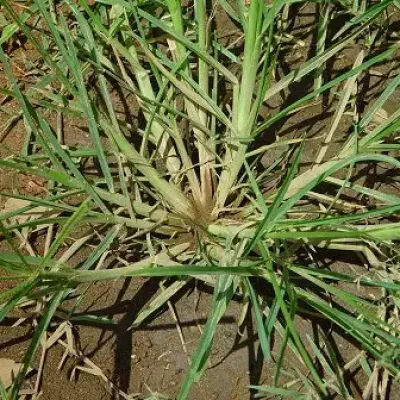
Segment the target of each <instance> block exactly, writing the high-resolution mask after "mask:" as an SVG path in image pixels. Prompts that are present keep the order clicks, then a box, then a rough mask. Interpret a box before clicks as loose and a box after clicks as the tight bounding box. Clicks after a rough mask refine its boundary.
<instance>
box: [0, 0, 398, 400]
mask: <svg viewBox="0 0 400 400" xmlns="http://www.w3.org/2000/svg"><path fill="white" fill-rule="evenodd" d="M311 3H312V2H305V1H298V0H296V1H295V0H292V1H291V0H275V1H272V2H269V1H264V0H251V1H244V0H236V1H226V0H219V1H206V0H196V1H194V3H192V2H187V3H186V2H185V3H183V2H181V1H178V0H166V1H163V2H161V1H156V0H98V1H96V2H94V4H88V2H87V0H81V1H79V2H75V1H72V0H62V1H57V2H56V4H54V2H53V0H29V1H27V2H26V3H24V4H25V6H24V7H22V8H21V9H19V8H15V7H14V4H13V2H11V1H9V0H0V4H1V5H2V12H3V13H4V15H5V21H6V24H7V25H6V28H4V29H3V31H2V36H1V39H0V42H1V43H2V47H1V48H0V60H1V63H2V66H3V69H4V72H5V74H6V76H7V79H8V82H9V85H8V86H7V87H4V88H2V89H1V93H2V94H3V95H5V96H7V97H8V98H11V99H13V101H16V102H17V103H18V104H19V109H20V112H19V113H18V115H17V116H16V115H13V116H11V118H13V120H14V119H15V118H21V119H23V122H24V124H25V127H26V131H27V139H26V145H25V147H24V151H23V152H22V153H21V154H19V155H13V156H10V157H6V158H3V159H1V160H0V167H1V168H4V169H7V170H13V171H15V174H16V175H17V176H18V174H26V175H28V176H35V177H38V178H39V179H40V180H41V182H43V187H44V191H43V193H42V194H41V195H38V196H32V195H28V194H27V193H24V192H23V191H7V192H3V193H1V195H2V196H3V198H6V199H8V200H7V204H8V206H9V207H8V208H7V209H6V210H5V211H3V212H1V213H0V234H1V236H2V243H3V244H4V247H3V248H4V249H6V250H4V251H2V252H1V253H0V270H1V271H2V272H1V275H0V279H1V280H2V281H4V282H5V283H12V285H11V286H7V287H10V288H9V289H7V290H4V291H3V292H2V293H0V304H2V305H1V309H0V321H4V320H5V319H7V318H9V317H10V316H11V315H13V313H15V311H16V310H17V309H18V308H20V307H26V305H29V306H32V304H34V306H35V307H36V310H37V313H36V315H37V316H36V317H35V320H36V321H37V327H36V329H35V333H34V336H33V337H32V340H31V342H30V345H29V347H28V349H27V351H26V354H25V356H24V359H23V368H22V369H21V370H20V371H19V373H18V375H17V377H16V378H15V380H14V384H13V385H12V387H11V388H4V387H3V388H2V387H1V386H0V390H2V392H3V393H6V394H7V396H8V397H9V398H11V399H16V398H17V397H18V393H19V391H20V389H21V386H22V384H23V382H24V379H25V375H26V373H27V372H28V370H29V368H30V366H31V365H32V363H33V361H34V360H35V358H36V357H37V354H38V351H39V349H40V348H41V345H42V343H43V340H44V338H48V337H51V334H53V333H54V332H55V331H57V327H60V326H61V325H62V324H63V323H64V322H65V319H64V320H63V317H60V315H64V314H60V313H58V311H57V310H59V309H60V307H62V306H63V304H64V302H65V301H66V300H68V299H71V298H72V297H73V298H77V296H78V298H79V296H80V295H81V296H83V295H84V292H85V288H87V287H88V285H90V284H91V283H93V282H96V281H99V280H114V279H125V278H128V277H161V278H163V279H164V281H163V286H164V290H160V292H159V293H158V294H157V296H156V297H155V298H154V299H152V301H151V302H150V304H149V305H148V306H147V307H145V308H144V309H143V310H142V312H141V313H139V314H138V315H137V317H136V320H135V322H134V324H133V325H134V326H138V325H139V324H141V323H143V322H144V321H146V320H148V319H149V318H151V317H152V315H153V314H154V312H155V311H157V310H159V309H160V308H162V307H164V306H165V305H166V304H167V303H168V302H169V301H170V299H171V298H172V297H173V296H174V295H175V294H176V293H177V292H178V291H180V290H182V288H184V287H185V285H187V284H188V282H190V281H191V280H192V279H199V280H205V281H206V282H207V284H209V285H211V286H212V287H213V291H214V297H213V302H212V307H211V308H210V310H209V317H208V320H207V323H206V326H205V328H204V332H203V334H202V336H201V339H200V341H199V344H198V348H197V351H196V352H195V354H194V355H193V357H192V359H191V365H190V368H189V369H188V371H187V373H186V377H185V378H184V380H183V382H182V384H181V391H180V394H179V396H178V399H179V400H183V399H188V398H190V391H191V388H192V386H193V384H194V383H195V382H197V381H198V380H199V379H200V378H201V375H202V374H203V373H204V371H205V369H206V366H207V359H208V356H209V354H210V349H211V347H212V343H213V338H214V336H215V334H216V332H217V330H218V324H219V321H220V319H221V318H222V317H223V315H224V313H225V311H226V309H227V307H228V305H229V303H230V302H231V301H232V299H233V297H234V296H235V294H238V295H240V297H241V298H243V299H247V300H248V305H249V307H247V308H246V307H245V311H246V312H248V313H252V314H253V316H254V319H255V321H256V324H257V330H258V336H259V342H260V348H261V350H262V353H263V357H264V361H265V363H273V364H274V365H275V366H276V369H275V375H274V382H273V384H271V386H257V387H253V388H252V390H255V391H258V392H259V395H260V396H263V395H268V394H269V395H274V396H276V398H295V399H300V398H304V399H306V398H328V396H329V395H332V394H336V395H340V396H343V398H346V399H350V398H355V394H354V392H353V388H352V387H349V385H348V383H347V381H346V380H345V379H344V376H345V374H346V371H349V370H350V369H351V368H353V367H354V366H355V365H364V366H365V365H368V366H370V369H369V370H368V369H367V368H366V371H367V374H368V375H369V377H370V378H369V379H370V381H371V382H377V383H376V385H378V386H377V387H379V390H380V394H379V395H380V396H381V397H380V398H381V399H384V398H386V397H385V396H386V394H387V390H388V389H387V387H388V385H387V382H388V380H390V379H392V378H393V377H397V376H398V373H399V357H400V353H399V349H400V336H399V333H400V331H399V319H398V318H399V317H398V316H399V308H398V307H399V306H400V302H399V297H398V294H399V289H400V283H399V268H398V266H399V248H398V240H399V239H400V222H399V219H398V215H399V211H400V195H399V194H396V192H395V191H391V192H387V191H385V190H384V189H380V188H376V187H371V186H370V185H369V184H368V182H367V181H366V180H362V179H361V180H360V179H356V172H357V171H358V173H360V172H359V171H362V170H363V169H362V168H364V169H366V168H371V166H380V167H382V166H383V167H384V168H386V169H387V170H388V171H391V173H393V174H396V171H397V170H398V168H399V167H400V161H399V160H398V159H397V158H396V155H398V150H399V146H400V145H399V144H398V136H397V134H398V131H399V129H400V118H399V116H400V110H399V109H397V110H396V111H394V112H393V113H392V114H391V115H388V116H387V118H383V119H380V120H379V119H377V117H376V115H377V113H378V111H379V110H382V109H384V107H385V104H386V102H387V101H388V99H389V98H390V96H392V94H393V93H395V91H396V90H397V88H398V86H399V85H400V78H399V77H400V75H399V71H396V70H394V72H393V73H391V74H390V76H388V77H387V84H386V85H385V89H384V90H383V91H382V92H381V93H380V94H379V95H378V96H377V97H376V98H375V99H373V100H372V101H371V102H370V104H368V106H367V108H366V110H365V111H362V112H361V110H360V108H359V101H357V98H358V97H359V96H361V90H360V82H361V80H362V79H363V78H364V77H366V76H369V74H371V73H373V71H374V69H376V68H378V67H379V66H380V65H382V64H385V63H389V62H391V60H393V59H394V60H396V59H397V58H396V57H398V55H399V47H400V44H399V42H397V41H396V40H395V39H388V37H390V33H391V32H390V27H385V24H384V23H382V21H385V20H386V19H387V18H386V16H387V14H388V13H396V12H397V13H398V12H399V11H398V7H399V4H398V3H397V2H396V1H392V0H383V1H381V2H374V1H370V0H363V1H361V2H360V1H357V0H354V1H342V0H340V1H337V2H329V1H326V0H322V1H319V2H317V3H318V10H319V13H320V15H319V17H317V19H316V21H317V23H316V26H315V33H316V37H317V45H316V48H315V49H314V53H312V55H311V56H309V57H308V58H307V59H306V60H305V61H304V63H302V64H301V65H300V66H299V67H297V68H295V69H292V70H291V71H290V72H286V73H285V74H284V75H282V70H283V69H282V65H283V58H284V55H285V54H287V52H288V49H293V48H296V46H300V45H301V43H300V44H299V43H298V41H297V39H296V38H295V37H294V36H293V35H291V34H290V29H289V25H288V24H289V22H290V19H291V18H293V17H292V15H295V13H296V10H297V11H298V10H299V9H301V7H306V6H310V4H311ZM293 13H294V14H293ZM222 15H223V16H224V18H228V19H229V24H231V26H233V27H235V30H236V31H235V32H234V33H229V32H228V33H229V34H232V35H234V37H235V38H236V39H235V40H233V41H231V42H228V41H226V40H224V37H226V36H224V33H225V34H227V32H223V31H221V28H220V27H218V18H220V17H221V16H222ZM340 17H343V18H344V20H345V23H344V24H343V25H342V27H341V29H340V30H338V31H337V32H334V33H335V34H332V32H331V30H330V22H331V21H332V19H333V18H340ZM17 37H18V38H19V40H22V39H21V38H23V40H24V41H26V42H27V43H28V44H29V46H30V48H31V49H33V51H34V52H35V54H37V55H38V57H39V60H40V62H39V64H40V72H39V73H38V74H37V75H36V77H35V80H34V82H33V83H31V84H29V85H22V84H21V81H20V79H19V78H18V77H17V76H16V73H15V68H14V58H13V56H12V52H10V51H9V50H8V48H7V47H6V44H7V43H9V42H10V41H11V40H13V39H15V38H17ZM348 48H352V49H356V48H358V49H359V50H358V52H357V55H356V57H355V59H354V61H353V63H352V66H349V67H346V68H345V69H344V70H343V71H341V72H340V73H338V74H328V73H327V72H326V71H327V64H328V63H330V62H331V61H332V60H335V59H336V57H338V56H339V55H340V54H341V53H342V51H344V50H345V49H348ZM306 78H307V79H308V78H311V79H312V82H313V83H312V84H311V86H309V87H308V89H307V90H305V91H304V94H303V95H301V96H300V97H298V98H296V99H295V100H293V101H289V102H288V101H286V100H287V99H290V98H291V97H290V96H289V93H291V90H292V89H293V87H294V85H296V84H297V85H298V83H299V82H304V81H305V79H306ZM117 92H119V93H122V96H123V98H124V101H125V102H126V104H128V107H131V108H132V107H133V108H134V109H135V112H136V114H137V117H138V118H137V121H134V122H132V121H130V120H128V119H127V116H126V113H123V112H121V107H120V106H119V105H118V104H117V103H118V102H117V96H116V93H117ZM279 96H281V98H282V99H283V101H282V104H283V106H282V107H280V108H279V109H278V110H274V111H273V112H268V113H266V112H265V110H266V109H267V108H268V107H267V105H268V103H269V101H270V100H271V99H274V98H277V97H279ZM326 99H328V101H329V102H334V104H335V106H334V107H335V113H334V115H333V117H332V118H331V120H330V122H329V124H330V125H329V126H326V127H325V129H324V130H323V131H322V133H321V135H322V138H320V148H319V149H318V151H317V154H315V162H314V163H311V164H307V163H305V162H304V157H305V154H309V153H310V152H312V151H313V150H312V149H313V147H312V144H313V143H314V142H315V141H318V138H317V139H316V138H315V137H310V136H309V135H308V132H303V133H302V134H300V135H295V136H293V137H290V138H281V137H277V136H276V135H275V133H274V127H275V126H277V124H280V123H283V122H284V121H285V120H286V119H287V118H289V117H290V116H292V115H294V114H296V113H297V112H299V111H300V110H302V109H304V107H308V106H309V105H310V104H312V103H313V102H316V101H317V102H318V101H319V102H323V101H326ZM54 116H56V118H54ZM70 118H79V119H80V120H82V121H85V125H86V126H87V130H88V133H89V139H90V143H91V144H90V145H88V146H87V147H84V148H74V147H72V146H68V145H67V144H66V143H65V141H64V134H63V129H64V128H65V127H63V123H62V122H63V121H68V120H69V119H70ZM348 118H350V119H351V132H350V133H349V134H348V137H346V138H345V139H346V140H342V139H343V138H341V137H339V128H338V126H339V124H340V122H341V121H343V120H344V119H348ZM54 121H56V122H54ZM10 123H11V122H10ZM64 125H65V124H64ZM339 139H340V140H339ZM272 149H274V151H275V152H276V151H277V150H279V152H280V155H279V157H277V158H276V159H271V158H268V157H267V160H268V163H269V165H267V166H266V165H265V163H264V164H262V162H261V161H262V160H263V158H262V157H263V156H264V157H265V154H268V153H269V152H270V151H271V150H272ZM274 154H275V153H274ZM361 173H362V172H361ZM271 177H274V179H275V180H276V182H278V183H277V184H275V185H272V186H271V185H270V184H269V182H270V181H271ZM276 177H277V178H276ZM327 187H329V190H327V189H326V188H327ZM266 188H267V189H266ZM82 232H84V233H83V236H82ZM32 234H36V235H37V234H39V235H40V236H41V237H42V238H43V246H39V249H40V250H37V248H36V247H35V248H34V247H33V246H32V245H31V244H30V238H31V237H32ZM71 238H73V241H71ZM6 243H7V245H6ZM115 243H120V244H121V243H124V244H126V245H127V246H129V248H130V250H131V252H133V253H135V254H136V260H137V261H135V260H131V259H128V260H124V259H123V256H121V257H119V258H117V259H116V264H115V263H114V264H113V265H114V266H113V267H112V268H109V267H107V266H108V265H109V261H110V260H112V259H114V252H113V251H111V250H110V249H111V247H112V246H113V245H115ZM87 247H89V248H90V249H92V250H91V255H90V257H89V258H87V259H86V260H84V261H82V262H79V263H74V262H72V261H71V260H73V259H74V258H73V256H74V255H76V254H79V252H81V251H83V250H84V249H85V248H87ZM327 253H328V254H329V257H331V258H332V260H333V261H335V258H336V257H338V256H339V255H340V257H342V256H343V255H344V256H346V257H349V258H348V259H351V257H353V259H354V257H356V258H357V257H358V260H359V263H360V264H361V266H362V267H360V268H361V269H360V268H355V267H354V268H353V269H352V267H349V268H347V269H346V271H347V272H343V271H341V270H338V269H337V268H336V267H335V265H336V264H335V263H334V262H333V263H332V265H331V266H330V265H328V264H326V263H323V262H322V261H321V260H322V258H323V256H321V255H322V254H327ZM321 257H322V258H321ZM340 257H339V258H340ZM122 261H125V262H122ZM361 271H362V272H361ZM260 282H262V283H263V284H264V285H268V287H270V289H271V291H272V293H273V298H270V297H269V298H268V297H266V296H265V295H264V294H263V292H261V291H259V290H258V287H259V285H258V283H260ZM343 283H345V284H343ZM360 287H365V288H374V293H381V296H377V297H375V298H367V297H365V296H363V295H362V294H361V292H360V291H359V290H358V289H359V288H360ZM68 304H70V303H68ZM78 305H79V304H78V303H77V307H78ZM74 313H75V308H72V309H70V311H69V314H68V317H66V318H67V320H68V321H70V323H72V324H73V323H74V322H73V321H74V320H73V316H74ZM296 315H301V316H303V317H304V318H316V319H317V320H318V319H321V320H323V321H327V322H328V323H329V324H330V325H331V326H335V327H337V328H338V329H340V330H341V331H342V332H344V333H345V334H346V335H347V336H349V337H351V338H352V339H353V340H354V341H355V342H356V343H358V344H359V346H360V349H362V351H361V353H360V355H359V356H357V358H356V359H355V360H354V361H353V362H352V363H349V365H344V366H343V365H341V364H340V363H339V361H338V359H337V357H336V355H335V352H334V350H333V349H332V346H331V345H330V342H329V338H328V336H327V335H325V334H324V332H322V333H320V337H319V338H317V337H309V336H304V335H303V334H302V333H301V332H300V331H299V328H298V326H297V324H296V321H295V316H296ZM90 318H92V319H93V321H94V322H95V317H94V316H87V320H89V319H90ZM100 322H101V321H100ZM274 335H278V336H280V337H281V339H282V340H281V343H282V345H281V348H279V349H273V348H272V344H271V343H272V338H273V336H274ZM287 351H290V352H292V353H293V354H294V355H295V356H296V357H297V358H298V359H299V363H300V364H299V365H303V366H305V368H306V369H307V371H308V374H304V373H302V372H301V371H300V370H298V371H297V375H292V377H291V378H290V377H289V378H288V374H289V372H288V371H285V370H284V369H283V362H282V360H283V358H284V356H285V354H286V352H287ZM371 360H372V361H371ZM360 363H361V364H360ZM371 366H372V367H371ZM291 373H293V371H292V372H291ZM282 377H284V378H285V379H284V383H282V382H283V381H282ZM378 381H379V382H378ZM372 387H373V385H372V384H370V385H369V386H368V387H367V388H366V392H365V393H364V395H365V396H366V397H365V398H370V397H368V396H370V395H371V396H372V390H373V389H372ZM374 390H375V389H374ZM376 390H378V389H376ZM154 396H155V397H156V398H158V397H157V396H158V395H156V394H154V395H153V398H154ZM374 398H377V397H374Z"/></svg>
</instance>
